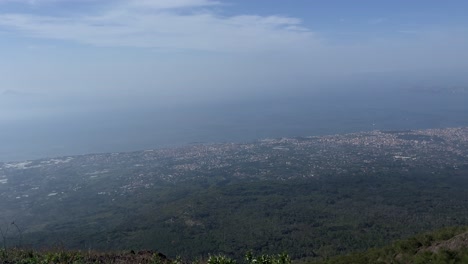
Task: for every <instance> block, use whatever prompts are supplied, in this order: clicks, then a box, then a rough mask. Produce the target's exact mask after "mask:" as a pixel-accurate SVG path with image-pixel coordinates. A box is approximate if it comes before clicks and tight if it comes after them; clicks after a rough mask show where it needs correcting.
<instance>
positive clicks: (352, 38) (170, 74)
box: [0, 0, 468, 121]
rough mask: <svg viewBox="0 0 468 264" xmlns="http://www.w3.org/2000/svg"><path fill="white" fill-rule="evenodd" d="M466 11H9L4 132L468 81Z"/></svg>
mask: <svg viewBox="0 0 468 264" xmlns="http://www.w3.org/2000/svg"><path fill="white" fill-rule="evenodd" d="M466 10H468V2H467V1H463V0H460V1H457V0H450V1H440V0H411V1H409V0H388V1H384V0H381V1H376V0H368V1H359V0H353V1H349V0H342V1H337V0H335V1H333V0H330V1H329V0H327V1H325V0H324V1H311V0H292V1H286V0H219V1H214V0H128V1H125V0H122V1H119V0H0V92H1V93H2V94H1V95H0V103H1V104H0V121H6V120H17V119H28V118H38V117H40V116H51V115H57V114H63V113H69V112H82V111H95V109H97V108H99V107H103V106H104V107H108V106H110V105H112V106H121V107H133V105H134V104H137V103H138V104H142V103H143V102H146V103H154V104H159V105H178V104H187V103H200V102H206V101H216V100H227V99H232V98H248V97H252V96H261V95H263V94H267V95H268V94H291V93H294V92H296V90H299V89H314V88H316V87H318V86H320V85H321V83H324V82H327V81H330V80H334V81H336V80H341V79H342V80H345V79H346V78H348V77H349V76H355V75H359V74H371V73H392V74H395V75H398V74H412V73H414V74H416V73H417V74H419V76H424V75H425V74H426V75H428V78H429V77H430V76H431V75H432V74H433V73H434V72H438V73H455V75H456V74H458V73H460V72H461V73H463V72H464V71H465V70H466V69H467V66H468V52H467V47H468V23H467V22H468V17H467V16H466V14H465V13H464V11H466Z"/></svg>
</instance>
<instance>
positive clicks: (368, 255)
mask: <svg viewBox="0 0 468 264" xmlns="http://www.w3.org/2000/svg"><path fill="white" fill-rule="evenodd" d="M0 260H2V262H1V263H28V264H35V263H76V264H79V263H154V264H182V263H192V264H202V263H204V264H235V263H245V264H291V263H292V261H291V258H290V257H289V255H288V254H286V253H282V254H277V255H265V254H264V255H259V256H255V255H254V254H252V252H250V251H249V252H247V254H246V255H245V257H244V260H243V261H236V260H234V259H232V258H230V257H228V256H225V255H210V256H208V257H207V258H198V259H195V260H194V259H191V260H187V259H185V260H184V259H183V258H181V257H176V258H175V259H174V260H170V259H168V258H167V257H166V256H165V255H164V254H161V253H157V252H152V251H139V252H135V251H133V250H132V251H126V252H107V253H103V252H95V251H87V252H81V251H70V250H53V251H34V250H20V249H8V250H0ZM310 263H311V264H352V263H356V264H365V263H369V264H379V263H380V264H390V263H395V264H400V263H401V264H404V263H405V264H406V263H408V264H409V263H411V264H418V263H421V264H424V263H436V264H437V263H440V264H446V263H454V264H455V263H468V227H450V228H444V229H442V230H439V231H436V232H431V233H424V234H420V235H417V236H414V237H411V238H409V239H405V240H400V241H396V242H394V243H393V244H391V245H389V246H386V247H382V248H373V249H369V250H367V251H365V252H361V253H352V254H349V255H345V256H337V257H331V258H328V259H326V260H320V261H313V262H310Z"/></svg>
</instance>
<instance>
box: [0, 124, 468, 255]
mask: <svg viewBox="0 0 468 264" xmlns="http://www.w3.org/2000/svg"><path fill="white" fill-rule="evenodd" d="M467 176H468V129H443V130H424V131H404V132H397V131H392V132H368V133H357V134H349V135H337V136H328V137H311V138H296V139H275V140H264V141H259V142H255V143H250V144H217V145H197V146H190V147H185V148H178V149H164V150H156V151H144V152H134V153H114V154H95V155H85V156H77V157H63V158H60V159H48V160H38V161H31V162H25V163H6V164H2V165H1V170H0V198H1V199H0V210H1V218H2V219H3V222H2V225H0V227H1V230H2V232H3V233H4V234H5V236H4V237H5V239H3V241H2V242H4V243H5V244H6V246H7V247H14V246H22V247H28V248H31V247H32V248H50V247H54V246H59V247H64V248H67V249H81V250H89V249H91V250H104V251H106V250H130V249H135V250H142V249H151V250H157V251H160V252H164V253H165V254H167V255H168V256H169V257H171V258H175V256H177V255H181V256H184V257H186V258H188V259H193V258H197V257H204V258H207V257H208V255H209V254H211V253H221V254H224V255H227V256H230V257H233V258H236V259H240V258H241V257H242V255H243V253H244V252H247V251H248V250H253V251H254V252H258V253H259V254H274V253H277V252H283V251H286V252H288V253H289V254H290V255H291V257H292V258H293V259H302V260H307V259H309V260H312V259H326V258H327V257H330V256H334V255H338V254H346V253H349V252H355V251H362V250H366V249H368V248H374V247H380V246H384V245H388V244H389V243H390V242H392V241H395V240H398V239H401V238H407V237H410V236H413V235H414V234H417V233H421V232H425V231H429V230H434V229H438V228H441V227H445V226H457V225H468V195H467V194H466V190H467V188H468V177H467ZM12 221H14V222H15V224H16V225H17V226H18V227H19V229H15V228H14V226H12V225H11V222H12Z"/></svg>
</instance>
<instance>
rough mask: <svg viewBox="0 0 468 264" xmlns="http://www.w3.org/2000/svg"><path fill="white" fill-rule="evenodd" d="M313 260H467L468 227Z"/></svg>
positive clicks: (329, 262) (414, 262)
mask: <svg viewBox="0 0 468 264" xmlns="http://www.w3.org/2000/svg"><path fill="white" fill-rule="evenodd" d="M314 263H316V264H319V263H320V264H340V263H343V264H351V263H356V264H357V263H369V264H371V263H372V264H375V263H381V264H387V263H388V264H389V263H401V264H403V263H405V264H406V263H408V264H409V263H411V264H417V263H421V264H423V263H440V264H446V263H468V228H467V227H453V228H446V229H443V230H439V231H436V232H431V233H425V234H422V235H418V236H415V237H412V238H409V239H406V240H401V241H397V242H395V243H393V244H392V245H390V246H387V247H384V248H378V249H371V250H368V251H366V252H363V253H355V254H351V255H346V256H340V257H334V258H330V259H329V260H326V261H321V262H314Z"/></svg>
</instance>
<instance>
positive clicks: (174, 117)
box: [0, 90, 468, 161]
mask: <svg viewBox="0 0 468 264" xmlns="http://www.w3.org/2000/svg"><path fill="white" fill-rule="evenodd" d="M455 126H468V94H466V93H465V94H463V93H462V94H452V93H431V92H415V91H408V90H391V91H369V90H367V91H364V90H360V91H347V92H343V91H340V92H338V91H334V92H333V91H329V92H315V93H303V94H298V95H294V94H291V95H287V96H283V97H276V98H275V97H270V98H261V99H251V100H249V101H239V102H231V103H219V104H216V103H213V104H206V105H195V106H190V107H189V106H186V107H181V108H170V107H165V108H162V107H161V108H158V107H156V106H154V107H148V106H146V107H138V108H132V109H121V110H115V109H114V110H112V111H98V112H94V113H92V114H87V115H84V114H81V115H70V116H67V117H63V118H59V119H54V120H44V119H41V120H36V121H33V122H23V123H21V122H13V123H8V124H3V125H2V127H1V131H0V145H1V146H2V147H1V149H0V161H11V160H24V159H34V158H42V157H53V156H61V155H74V154H85V153H97V152H118V151H132V150H142V149H150V148H158V147H168V146H178V145H184V144H190V143H194V142H231V141H234V142H239V141H252V140H256V139H259V138H267V137H283V136H285V137H292V136H309V135H325V134H336V133H347V132H356V131H366V130H374V129H381V130H394V129H423V128H442V127H455Z"/></svg>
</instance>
